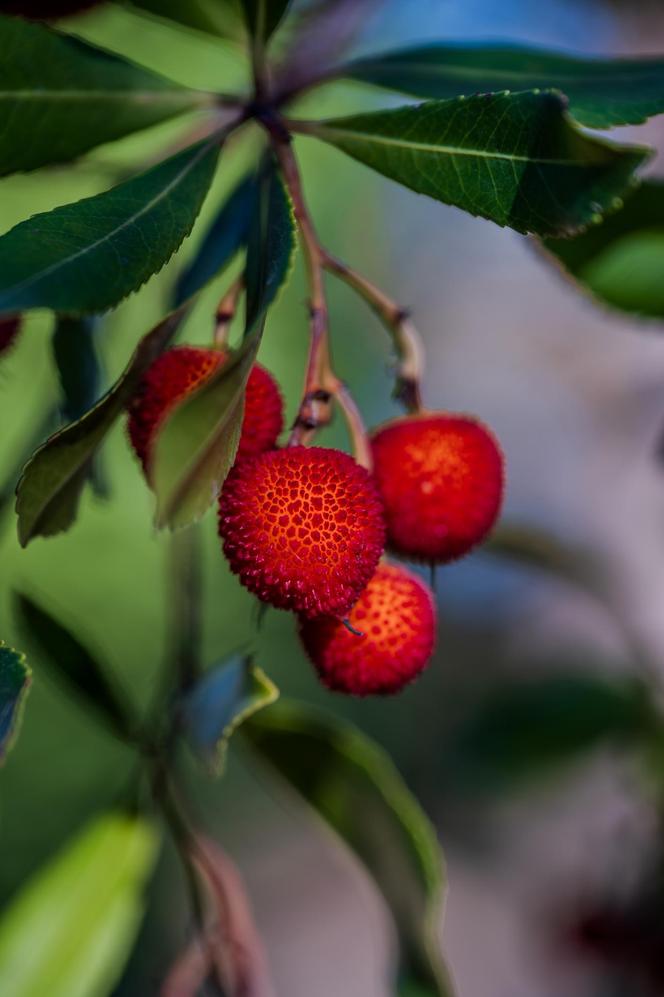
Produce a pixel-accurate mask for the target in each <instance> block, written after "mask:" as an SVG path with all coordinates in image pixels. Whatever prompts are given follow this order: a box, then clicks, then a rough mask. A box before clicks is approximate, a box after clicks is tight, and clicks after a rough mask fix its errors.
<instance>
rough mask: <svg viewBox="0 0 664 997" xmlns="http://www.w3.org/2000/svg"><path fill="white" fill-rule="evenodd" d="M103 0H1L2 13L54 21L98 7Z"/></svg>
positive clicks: (0, 11) (36, 19)
mask: <svg viewBox="0 0 664 997" xmlns="http://www.w3.org/2000/svg"><path fill="white" fill-rule="evenodd" d="M101 2H102V0H0V13H2V14H18V16H19V17H27V18H29V19H32V20H35V21H53V20H55V19H56V18H58V17H67V16H68V15H69V14H79V13H80V12H81V11H84V10H88V8H90V7H97V6H98V5H99V4H100V3H101Z"/></svg>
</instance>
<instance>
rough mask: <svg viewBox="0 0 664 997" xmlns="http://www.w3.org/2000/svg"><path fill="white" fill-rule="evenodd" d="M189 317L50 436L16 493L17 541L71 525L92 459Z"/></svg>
mask: <svg viewBox="0 0 664 997" xmlns="http://www.w3.org/2000/svg"><path fill="white" fill-rule="evenodd" d="M184 315H185V308H184V307H182V308H179V309H178V310H177V311H175V312H173V313H172V314H171V315H169V316H167V318H165V319H164V320H163V322H160V323H159V325H158V326H156V328H154V329H153V330H152V331H151V332H149V333H148V334H147V336H144V337H143V339H142V340H141V342H140V343H139V344H138V347H137V348H136V351H135V353H134V355H133V357H132V358H131V360H130V362H129V364H128V366H127V367H126V369H125V370H124V372H123V373H122V375H121V376H120V377H119V378H118V380H117V381H116V382H115V384H114V385H113V387H112V388H111V389H110V390H109V391H108V392H107V394H106V395H104V397H103V398H102V399H101V401H100V402H99V404H98V405H96V406H95V407H94V408H93V409H91V410H90V411H89V412H87V413H86V414H85V415H84V416H83V418H82V419H80V420H79V421H78V422H75V423H72V424H71V425H70V426H66V427H65V428H64V429H61V430H60V431H59V432H57V433H56V434H55V435H54V436H51V437H50V439H48V440H47V441H46V443H44V445H43V446H42V447H40V448H39V450H37V451H36V453H35V454H33V456H32V457H31V458H30V460H29V461H28V463H27V464H26V466H25V468H24V470H23V475H22V477H21V480H20V481H19V483H18V488H17V491H16V495H17V498H16V513H17V515H18V537H19V540H20V542H21V545H22V546H23V547H25V546H26V545H27V544H28V543H29V542H30V541H31V540H33V539H34V538H35V537H38V536H43V537H50V536H53V535H55V534H56V533H62V532H63V531H64V530H67V529H69V527H70V526H71V525H72V523H73V522H74V520H75V519H76V513H77V511H78V504H79V501H80V497H81V492H82V490H83V486H84V485H85V482H86V479H87V476H88V471H89V468H90V464H91V461H92V460H93V458H94V456H95V454H96V452H97V451H98V449H99V447H100V446H101V444H102V443H103V442H104V440H105V438H106V436H107V435H108V433H109V431H110V430H111V429H112V427H113V425H114V424H115V421H116V420H117V419H118V418H119V416H120V415H121V414H122V412H123V411H124V408H125V406H126V404H127V402H128V401H129V399H130V398H131V397H132V395H133V394H134V392H135V391H136V388H137V387H138V385H139V383H140V380H141V378H142V377H143V374H144V373H145V371H146V370H147V369H148V367H149V366H150V364H151V363H152V362H153V361H154V360H155V359H156V357H157V356H158V355H159V354H160V353H161V352H162V350H164V349H165V348H166V346H167V345H168V343H169V342H170V340H171V339H172V337H173V336H174V335H175V333H176V331H177V329H178V327H179V325H180V323H181V322H182V320H183V318H184Z"/></svg>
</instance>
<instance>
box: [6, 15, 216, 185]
mask: <svg viewBox="0 0 664 997" xmlns="http://www.w3.org/2000/svg"><path fill="white" fill-rule="evenodd" d="M0 49H1V50H2V59H0V108H1V110H2V113H1V114H0V119H1V120H2V126H1V127H0V176H1V175H5V174H7V173H13V172H14V171H16V170H32V169H35V168H36V167H39V166H45V165H47V164H49V163H60V162H66V161H68V160H71V159H75V158H76V157H77V156H80V155H81V154H82V153H84V152H87V151H88V150H89V149H93V148H94V147H95V146H96V145H100V144H101V143H102V142H110V141H112V140H113V139H117V138H121V137H122V136H123V135H129V134H130V133H131V132H135V131H138V130H139V129H141V128H146V127H147V126H148V125H153V124H155V123H156V122H158V121H164V120H165V119H167V118H172V117H173V116H174V115H176V114H182V113H183V112H184V111H190V110H192V109H196V108H201V107H204V106H206V105H207V106H213V100H214V98H213V97H212V96H211V95H207V94H201V93H196V92H195V91H193V90H187V89H185V88H184V87H181V86H178V85H177V84H176V83H171V82H170V80H166V79H163V78H162V77H160V76H156V75H155V74H154V73H150V72H148V71H147V70H146V69H142V68H141V67H140V66H136V65H134V64H133V63H131V62H127V61H126V60H125V59H121V58H119V57H118V56H116V55H111V54H110V53H108V52H104V51H103V50H102V49H98V48H95V47H94V46H92V45H89V44H88V43H87V42H83V41H79V40H78V39H76V38H71V37H69V36H68V35H64V34H60V33H59V32H57V31H55V30H53V29H52V28H47V27H44V26H43V25H40V24H34V23H31V22H30V21H25V20H23V19H22V18H18V17H4V16H2V15H0Z"/></svg>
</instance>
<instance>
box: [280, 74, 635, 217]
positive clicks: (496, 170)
mask: <svg viewBox="0 0 664 997" xmlns="http://www.w3.org/2000/svg"><path fill="white" fill-rule="evenodd" d="M565 108H566V105H565V101H564V99H563V98H562V96H561V95H560V94H558V93H556V92H544V93H539V92H535V91H532V92H526V93H516V94H509V93H501V94H482V95H480V96H474V97H468V98H465V97H459V98H456V99H453V100H439V101H431V102H429V103H426V104H420V105H418V106H408V107H401V108H397V109H395V110H387V111H375V112H373V113H370V114H357V115H353V116H352V117H348V118H336V119H332V120H328V121H321V122H306V123H298V124H297V125H296V128H297V130H299V131H303V132H305V133H306V134H311V135H315V136H317V137H318V138H321V139H323V140H324V141H326V142H329V143H331V144H332V145H334V146H336V147H337V148H339V149H341V150H342V151H344V152H346V153H347V154H348V155H350V156H353V158H355V159H358V160H359V161H360V162H362V163H364V164H366V165H367V166H370V167H372V168H373V169H374V170H377V171H378V172H379V173H383V174H384V175H385V176H387V177H389V178H390V179H392V180H396V181H397V182H398V183H401V184H403V185H404V186H406V187H410V188H411V189H412V190H414V191H416V192H417V193H419V194H427V195H429V196H430V197H434V198H436V199H437V200H439V201H444V202H445V203H446V204H454V205H456V206H457V207H459V208H463V210H464V211H468V212H470V213H471V214H473V215H480V216H482V217H484V218H489V219H491V220H492V221H494V222H497V223H498V224H499V225H508V226H510V227H511V228H514V229H516V230H517V231H519V232H536V233H539V234H544V235H553V234H555V235H571V234H573V233H574V232H576V231H579V230H580V229H583V228H585V227H586V226H587V225H589V224H590V223H591V222H597V221H599V220H600V219H601V216H602V214H604V213H605V212H607V211H609V210H612V209H614V208H615V207H616V198H618V197H621V196H622V195H623V194H624V193H625V191H626V190H627V189H629V188H630V186H631V185H632V184H633V183H634V171H635V170H636V169H637V168H638V167H639V166H640V165H642V164H643V163H644V162H645V160H646V159H647V157H648V152H647V151H646V150H644V149H642V148H639V147H637V146H619V145H615V144H610V143H608V142H604V141H600V140H598V139H595V138H592V137H590V136H588V135H585V134H584V133H583V132H582V131H580V130H579V129H578V128H577V127H576V126H575V125H574V123H573V122H572V121H571V119H570V118H569V116H568V115H567V113H566V109H565Z"/></svg>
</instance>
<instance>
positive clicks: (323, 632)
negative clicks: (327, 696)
mask: <svg viewBox="0 0 664 997" xmlns="http://www.w3.org/2000/svg"><path fill="white" fill-rule="evenodd" d="M348 622H349V623H350V625H351V626H352V627H353V629H355V630H357V631H359V633H358V634H354V633H352V632H351V631H350V630H349V629H348V628H347V627H346V626H345V625H344V624H343V623H342V622H340V621H338V620H331V619H329V618H327V619H321V620H302V621H301V624H300V636H301V638H302V643H303V644H304V647H305V650H306V652H307V654H308V655H309V657H310V658H311V661H312V662H313V664H314V666H315V668H316V671H317V672H318V674H319V676H320V679H321V681H322V682H323V683H324V684H325V685H326V686H327V687H328V688H329V689H333V690H334V691H336V692H345V693H350V695H353V696H370V695H387V694H391V693H395V692H399V691H400V690H401V689H403V687H404V686H405V685H406V684H407V683H408V682H411V681H412V680H413V679H414V678H415V677H416V676H417V675H419V674H420V672H421V671H422V669H423V668H425V667H426V665H427V663H428V662H429V659H430V658H431V653H432V651H433V645H434V640H435V629H436V613H435V608H434V602H433V596H432V593H431V591H430V590H429V588H428V587H427V586H426V585H425V584H424V583H423V582H422V581H421V580H420V579H419V578H418V577H417V576H416V575H414V574H412V573H411V572H410V571H407V570H406V568H403V567H401V566H397V565H393V564H385V563H382V564H379V566H378V568H377V569H376V572H375V574H374V575H373V578H372V579H371V581H370V582H369V584H368V585H367V587H366V588H365V589H364V591H363V592H362V594H361V595H360V598H359V599H358V600H357V602H356V603H355V605H354V607H353V609H352V611H351V613H350V616H349V621H348Z"/></svg>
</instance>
